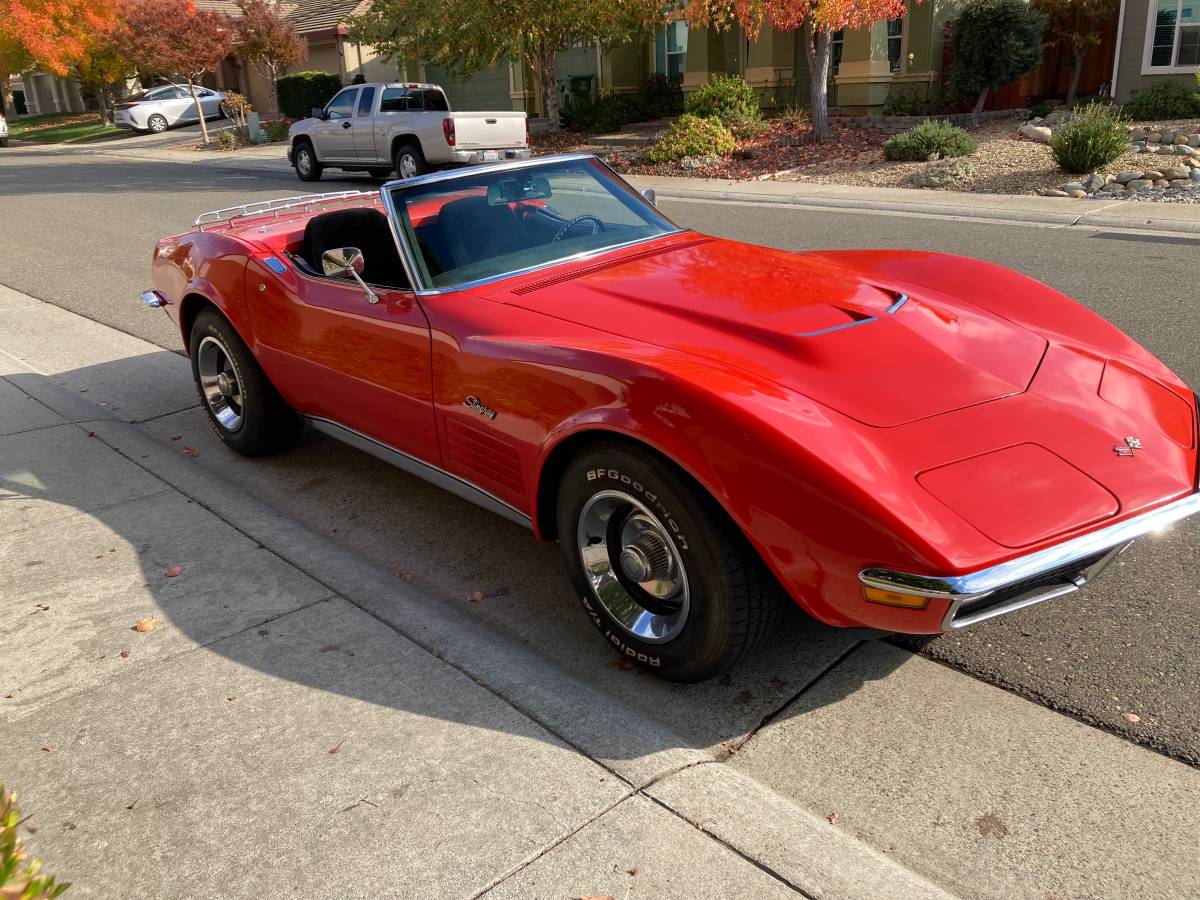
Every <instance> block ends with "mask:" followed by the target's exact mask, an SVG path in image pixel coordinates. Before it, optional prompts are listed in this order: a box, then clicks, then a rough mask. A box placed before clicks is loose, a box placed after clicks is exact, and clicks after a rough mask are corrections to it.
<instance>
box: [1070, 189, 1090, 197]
mask: <svg viewBox="0 0 1200 900" xmlns="http://www.w3.org/2000/svg"><path fill="white" fill-rule="evenodd" d="M1087 195H1088V192H1087V191H1084V190H1078V191H1069V192H1068V193H1067V196H1068V197H1074V198H1076V199H1079V198H1081V197H1086V196H1087Z"/></svg>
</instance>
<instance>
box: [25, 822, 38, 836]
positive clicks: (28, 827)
mask: <svg viewBox="0 0 1200 900" xmlns="http://www.w3.org/2000/svg"><path fill="white" fill-rule="evenodd" d="M25 830H26V831H28V832H29V833H30V834H37V826H36V825H34V824H33V823H32V822H29V823H27V824H26V825H25Z"/></svg>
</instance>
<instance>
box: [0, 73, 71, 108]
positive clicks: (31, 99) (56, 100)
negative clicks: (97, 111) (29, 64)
mask: <svg viewBox="0 0 1200 900" xmlns="http://www.w3.org/2000/svg"><path fill="white" fill-rule="evenodd" d="M0 77H4V76H0ZM9 90H10V91H11V92H12V105H13V108H12V110H11V112H14V113H16V114H17V115H18V116H23V115H30V116H36V115H44V114H46V113H59V112H84V111H85V110H87V109H88V104H87V102H86V101H85V98H84V96H83V90H82V88H81V86H80V84H79V81H78V80H77V79H74V78H60V77H59V76H57V75H50V74H47V73H45V72H25V73H23V74H20V75H13V76H11V78H9Z"/></svg>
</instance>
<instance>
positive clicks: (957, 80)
mask: <svg viewBox="0 0 1200 900" xmlns="http://www.w3.org/2000/svg"><path fill="white" fill-rule="evenodd" d="M1045 24H1046V19H1045V16H1043V15H1042V14H1041V13H1040V12H1038V11H1037V10H1035V9H1030V7H1029V4H1028V3H1026V2H1025V0H969V2H968V3H967V4H966V5H965V6H964V7H963V8H962V12H960V13H959V14H958V18H956V19H955V20H954V37H953V43H952V46H953V48H954V56H953V62H952V64H951V68H950V91H951V93H953V94H954V95H955V96H956V97H962V98H967V97H975V98H976V100H975V109H974V110H973V112H974V116H975V124H976V125H978V124H979V113H980V112H981V111H982V110H983V104H984V101H985V100H987V95H988V93H989V92H991V91H994V90H996V89H997V88H999V87H1003V86H1004V85H1006V84H1008V83H1009V82H1011V81H1016V80H1017V79H1018V78H1020V77H1021V76H1022V75H1024V74H1025V73H1026V72H1029V71H1031V70H1033V69H1036V68H1037V66H1038V63H1040V62H1041V61H1042V32H1043V30H1044V28H1045Z"/></svg>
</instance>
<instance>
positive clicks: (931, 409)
mask: <svg viewBox="0 0 1200 900" xmlns="http://www.w3.org/2000/svg"><path fill="white" fill-rule="evenodd" d="M925 256H926V257H928V258H929V259H930V265H931V266H933V267H935V268H936V265H937V261H936V260H937V258H936V257H929V255H928V254H925ZM853 260H854V255H853V254H850V255H847V254H844V253H842V254H838V255H837V257H836V258H833V257H832V256H827V255H824V254H821V253H788V252H784V251H779V250H771V249H767V248H763V247H759V246H754V245H750V244H742V243H738V242H734V241H724V240H717V239H712V238H703V237H699V236H696V235H688V236H684V237H681V238H678V239H675V240H674V241H670V242H665V243H663V244H658V245H654V246H652V247H651V248H649V249H641V248H639V249H638V250H637V251H634V252H631V253H630V254H629V255H626V256H623V257H621V258H615V259H607V260H603V261H601V262H599V263H595V262H593V263H591V264H584V265H582V266H581V267H579V268H577V269H575V270H573V271H571V272H561V273H556V274H555V275H553V276H549V277H546V276H545V273H544V272H543V273H539V274H540V275H541V277H540V278H538V277H533V278H531V279H524V280H523V281H522V282H521V283H515V282H513V281H509V282H507V283H506V285H505V290H504V291H503V293H502V294H500V295H496V296H494V299H497V300H501V301H503V302H505V303H509V304H512V305H516V306H520V307H523V308H526V309H530V310H534V311H537V312H539V313H543V314H545V315H550V316H555V317H557V318H562V319H566V320H569V321H572V322H576V323H578V324H581V325H586V326H589V327H592V328H596V329H600V330H603V331H607V332H609V333H613V334H618V335H621V336H622V337H626V338H630V339H634V340H638V341H643V342H646V343H650V344H656V345H659V346H663V347H669V348H671V349H674V350H679V351H684V352H687V353H691V354H694V355H698V356H702V357H705V358H708V359H712V360H714V361H720V362H722V363H725V364H728V365H732V366H736V367H738V368H740V369H743V370H746V371H750V372H753V373H755V374H758V375H760V376H762V377H764V378H767V379H770V380H772V381H774V382H776V383H778V384H782V385H784V386H786V387H788V388H789V389H791V390H794V391H797V392H799V393H801V394H804V395H806V396H808V397H810V398H812V399H813V400H816V401H817V402H819V403H821V404H823V405H825V406H827V407H829V408H831V409H834V410H836V411H838V412H840V413H842V414H843V415H846V416H849V417H851V418H853V419H855V420H857V421H859V422H862V423H864V424H867V425H872V426H876V427H891V426H896V425H902V424H905V423H908V422H913V421H916V420H918V419H923V418H927V417H929V416H934V415H938V414H941V413H946V412H950V411H952V410H956V409H961V408H964V407H968V406H973V405H975V404H979V403H985V402H988V401H990V400H996V399H999V398H1002V397H1008V396H1011V395H1013V394H1019V393H1021V392H1023V391H1025V390H1026V389H1027V387H1028V386H1029V383H1030V381H1031V380H1032V378H1033V376H1034V374H1035V372H1036V371H1037V368H1038V365H1039V363H1040V361H1041V359H1042V357H1043V355H1044V354H1045V352H1046V347H1047V342H1046V340H1045V339H1044V338H1042V337H1041V336H1039V335H1036V334H1034V333H1033V332H1031V331H1029V330H1027V329H1025V328H1023V327H1021V326H1019V325H1016V324H1014V323H1013V322H1011V321H1009V320H1007V319H1005V318H1003V317H1001V316H998V315H996V314H994V313H991V312H988V311H987V310H985V309H982V308H981V307H979V306H977V305H974V304H972V303H971V302H970V301H969V300H968V299H966V298H963V297H955V296H947V295H945V294H942V293H938V292H935V291H932V290H930V289H928V288H925V287H921V286H919V285H916V284H905V283H895V282H889V283H883V282H881V281H880V280H878V279H877V278H870V277H866V276H864V275H863V274H861V273H860V271H859V270H858V269H857V267H856V266H855V265H854V263H853ZM864 268H867V267H864ZM927 280H928V281H936V278H933V277H931V278H930V279H927Z"/></svg>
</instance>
